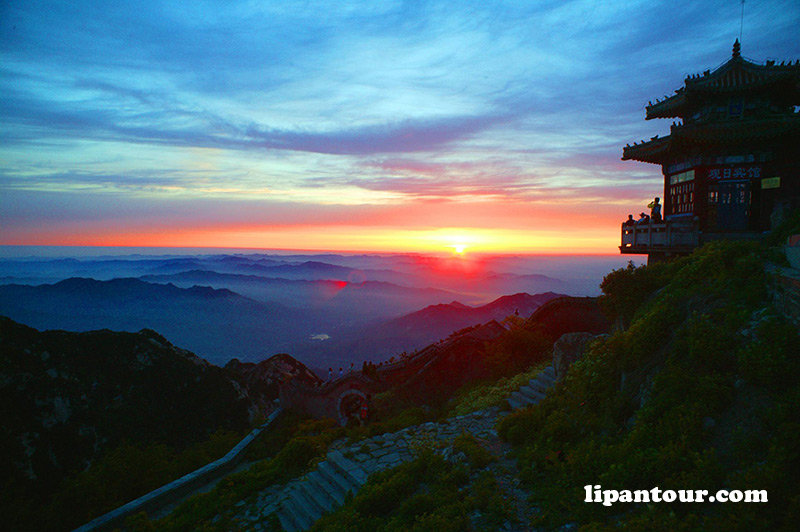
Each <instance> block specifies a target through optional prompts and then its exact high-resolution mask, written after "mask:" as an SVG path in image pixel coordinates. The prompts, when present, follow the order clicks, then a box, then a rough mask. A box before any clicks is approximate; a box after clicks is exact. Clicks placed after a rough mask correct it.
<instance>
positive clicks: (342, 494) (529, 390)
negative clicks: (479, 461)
mask: <svg viewBox="0 0 800 532" xmlns="http://www.w3.org/2000/svg"><path fill="white" fill-rule="evenodd" d="M555 380H556V379H555V371H554V369H553V366H548V367H547V368H546V369H545V370H544V371H542V372H541V373H540V374H538V375H537V376H536V377H534V378H533V379H531V380H530V381H529V382H528V383H527V384H526V385H524V386H522V387H521V388H520V389H519V390H517V391H515V392H514V393H513V394H512V395H511V396H510V397H509V398H508V399H507V403H508V406H509V407H510V410H509V409H505V408H501V407H499V406H494V407H490V408H486V409H483V410H479V411H476V412H472V413H469V414H465V415H461V416H456V417H452V418H448V419H445V420H443V421H440V422H427V423H422V424H420V425H414V426H411V427H406V428H404V429H402V430H399V431H397V432H394V433H386V434H382V435H378V436H373V437H371V438H368V439H365V440H360V441H357V442H355V443H349V444H348V442H347V441H345V440H340V441H339V442H335V443H334V444H333V445H332V446H331V448H330V449H329V451H328V453H327V455H326V456H325V458H324V459H323V460H322V461H321V462H319V464H317V467H316V468H315V469H314V470H313V471H310V472H308V473H307V474H305V475H303V476H301V477H299V478H297V479H294V480H292V481H290V482H288V483H286V484H284V485H280V486H271V487H269V488H267V489H265V490H263V491H261V492H259V493H258V494H256V495H255V496H251V497H249V498H248V499H247V500H242V501H239V503H237V505H238V506H240V507H241V511H240V512H239V514H238V515H237V516H236V520H237V521H238V522H239V524H240V526H241V527H242V530H254V531H268V530H272V527H271V525H270V524H269V523H275V522H276V521H277V522H279V523H280V525H281V527H283V529H284V530H285V531H286V532H295V531H301V530H307V529H309V528H310V527H311V526H312V525H313V524H314V522H315V521H316V520H317V519H319V518H320V517H322V515H324V514H326V513H328V512H330V511H333V510H335V509H336V508H338V507H339V506H341V505H342V504H343V503H344V501H345V498H346V497H347V495H348V493H351V494H356V493H357V492H358V490H359V489H360V488H361V487H362V486H363V485H364V484H365V483H366V481H367V478H368V477H369V476H370V475H371V474H373V473H376V472H378V471H383V470H386V469H389V468H391V467H395V466H397V465H400V464H402V463H404V462H408V461H411V460H413V459H414V458H415V457H416V456H417V455H418V453H419V452H420V451H422V450H433V451H434V452H436V453H438V454H440V455H441V456H442V457H443V458H444V459H445V460H448V461H451V462H453V463H459V462H461V463H463V462H465V461H466V460H467V458H466V456H464V454H463V453H460V452H455V451H454V449H453V442H454V440H455V439H456V438H457V437H458V436H460V435H462V434H464V433H466V434H470V435H472V436H473V437H474V438H475V439H476V441H477V442H478V444H480V445H481V446H482V447H484V448H485V449H486V450H488V451H489V452H490V453H491V454H492V455H493V456H494V457H495V460H494V461H492V462H491V463H490V464H489V465H488V466H487V467H486V469H488V470H489V471H490V472H491V473H492V474H493V475H494V477H495V479H496V481H497V483H498V486H499V488H500V489H501V490H502V491H503V495H504V498H505V500H507V501H509V502H510V503H511V505H512V508H513V509H514V513H515V515H514V516H513V517H514V519H511V520H508V521H506V522H505V523H503V525H502V526H501V528H499V530H501V531H504V532H522V531H530V530H531V528H530V526H529V525H528V524H527V522H528V521H529V519H530V516H531V511H532V508H531V507H530V505H529V504H528V502H527V499H528V494H527V493H526V492H525V490H524V489H523V488H522V487H521V486H520V483H519V479H518V478H517V472H518V465H517V462H516V458H515V457H514V454H513V452H512V449H511V446H510V445H509V444H508V443H506V442H503V441H502V440H501V439H500V438H499V437H498V435H497V432H496V430H495V429H494V427H495V426H496V424H497V422H498V421H499V420H500V419H502V418H503V417H505V416H506V415H508V414H509V413H510V412H511V411H514V410H517V409H520V408H525V407H528V406H530V405H535V404H537V403H538V402H539V401H540V400H541V399H542V398H543V397H544V396H545V394H546V393H547V390H549V389H550V388H551V387H552V386H553V385H554V384H555ZM471 519H472V520H473V522H474V524H475V525H476V526H480V525H481V522H482V520H483V516H482V515H480V514H479V513H476V514H475V515H472V516H471Z"/></svg>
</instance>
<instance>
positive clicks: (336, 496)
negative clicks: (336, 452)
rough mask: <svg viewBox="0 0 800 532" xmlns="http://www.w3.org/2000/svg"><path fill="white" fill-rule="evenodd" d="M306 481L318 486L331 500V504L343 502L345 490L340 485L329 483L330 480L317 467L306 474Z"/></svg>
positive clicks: (339, 504)
mask: <svg viewBox="0 0 800 532" xmlns="http://www.w3.org/2000/svg"><path fill="white" fill-rule="evenodd" d="M308 481H309V482H312V483H314V484H316V485H317V486H319V488H320V490H322V491H324V492H325V494H326V495H327V496H328V497H329V498H330V499H331V500H332V501H333V504H332V506H341V505H342V504H344V498H345V495H346V492H345V491H343V490H342V488H341V486H339V485H337V484H333V483H331V481H330V480H328V479H327V478H325V476H324V475H323V474H322V473H321V472H320V470H319V469H316V470H315V471H312V472H311V473H310V474H309V475H308Z"/></svg>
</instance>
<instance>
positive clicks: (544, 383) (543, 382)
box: [536, 376, 556, 390]
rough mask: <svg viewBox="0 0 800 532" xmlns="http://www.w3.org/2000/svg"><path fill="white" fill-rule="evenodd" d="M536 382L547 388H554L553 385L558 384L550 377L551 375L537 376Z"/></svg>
mask: <svg viewBox="0 0 800 532" xmlns="http://www.w3.org/2000/svg"><path fill="white" fill-rule="evenodd" d="M536 382H538V383H539V384H540V385H541V386H542V388H544V389H545V390H547V389H549V388H552V387H553V386H555V385H556V381H555V380H553V379H550V378H549V377H542V376H539V377H537V378H536Z"/></svg>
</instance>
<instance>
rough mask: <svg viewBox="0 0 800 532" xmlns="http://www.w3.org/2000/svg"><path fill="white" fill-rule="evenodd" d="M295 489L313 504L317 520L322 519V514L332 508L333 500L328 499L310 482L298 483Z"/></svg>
mask: <svg viewBox="0 0 800 532" xmlns="http://www.w3.org/2000/svg"><path fill="white" fill-rule="evenodd" d="M297 487H298V489H299V491H301V492H302V493H303V495H305V496H306V499H308V500H309V501H311V503H313V505H314V509H315V510H316V511H317V513H318V514H319V515H318V517H317V519H319V518H320V517H322V515H323V514H326V513H328V512H329V511H330V509H331V508H332V507H333V499H332V498H331V497H328V495H327V494H326V493H325V492H324V491H323V490H322V489H321V488H320V487H319V486H318V485H317V484H315V483H313V482H311V481H310V480H306V481H305V482H300V483H299V484H298V486H297ZM315 521H316V519H315Z"/></svg>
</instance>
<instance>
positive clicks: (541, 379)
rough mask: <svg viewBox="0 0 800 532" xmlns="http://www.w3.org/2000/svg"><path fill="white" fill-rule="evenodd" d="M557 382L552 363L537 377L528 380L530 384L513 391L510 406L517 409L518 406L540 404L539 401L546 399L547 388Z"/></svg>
mask: <svg viewBox="0 0 800 532" xmlns="http://www.w3.org/2000/svg"><path fill="white" fill-rule="evenodd" d="M555 383H556V371H555V368H554V367H553V366H552V364H551V365H549V366H547V367H546V368H545V369H544V371H542V372H541V373H539V374H538V375H537V376H536V377H534V378H532V379H531V380H530V381H528V384H526V385H524V386H522V387H521V388H520V389H519V390H517V391H516V392H514V393H512V394H511V397H509V398H508V406H510V407H511V409H512V410H517V409H518V408H524V407H526V406H530V405H536V404H539V401H541V400H542V399H544V396H545V394H546V393H547V390H548V389H550V388H551V387H552V386H553V385H554V384H555Z"/></svg>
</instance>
